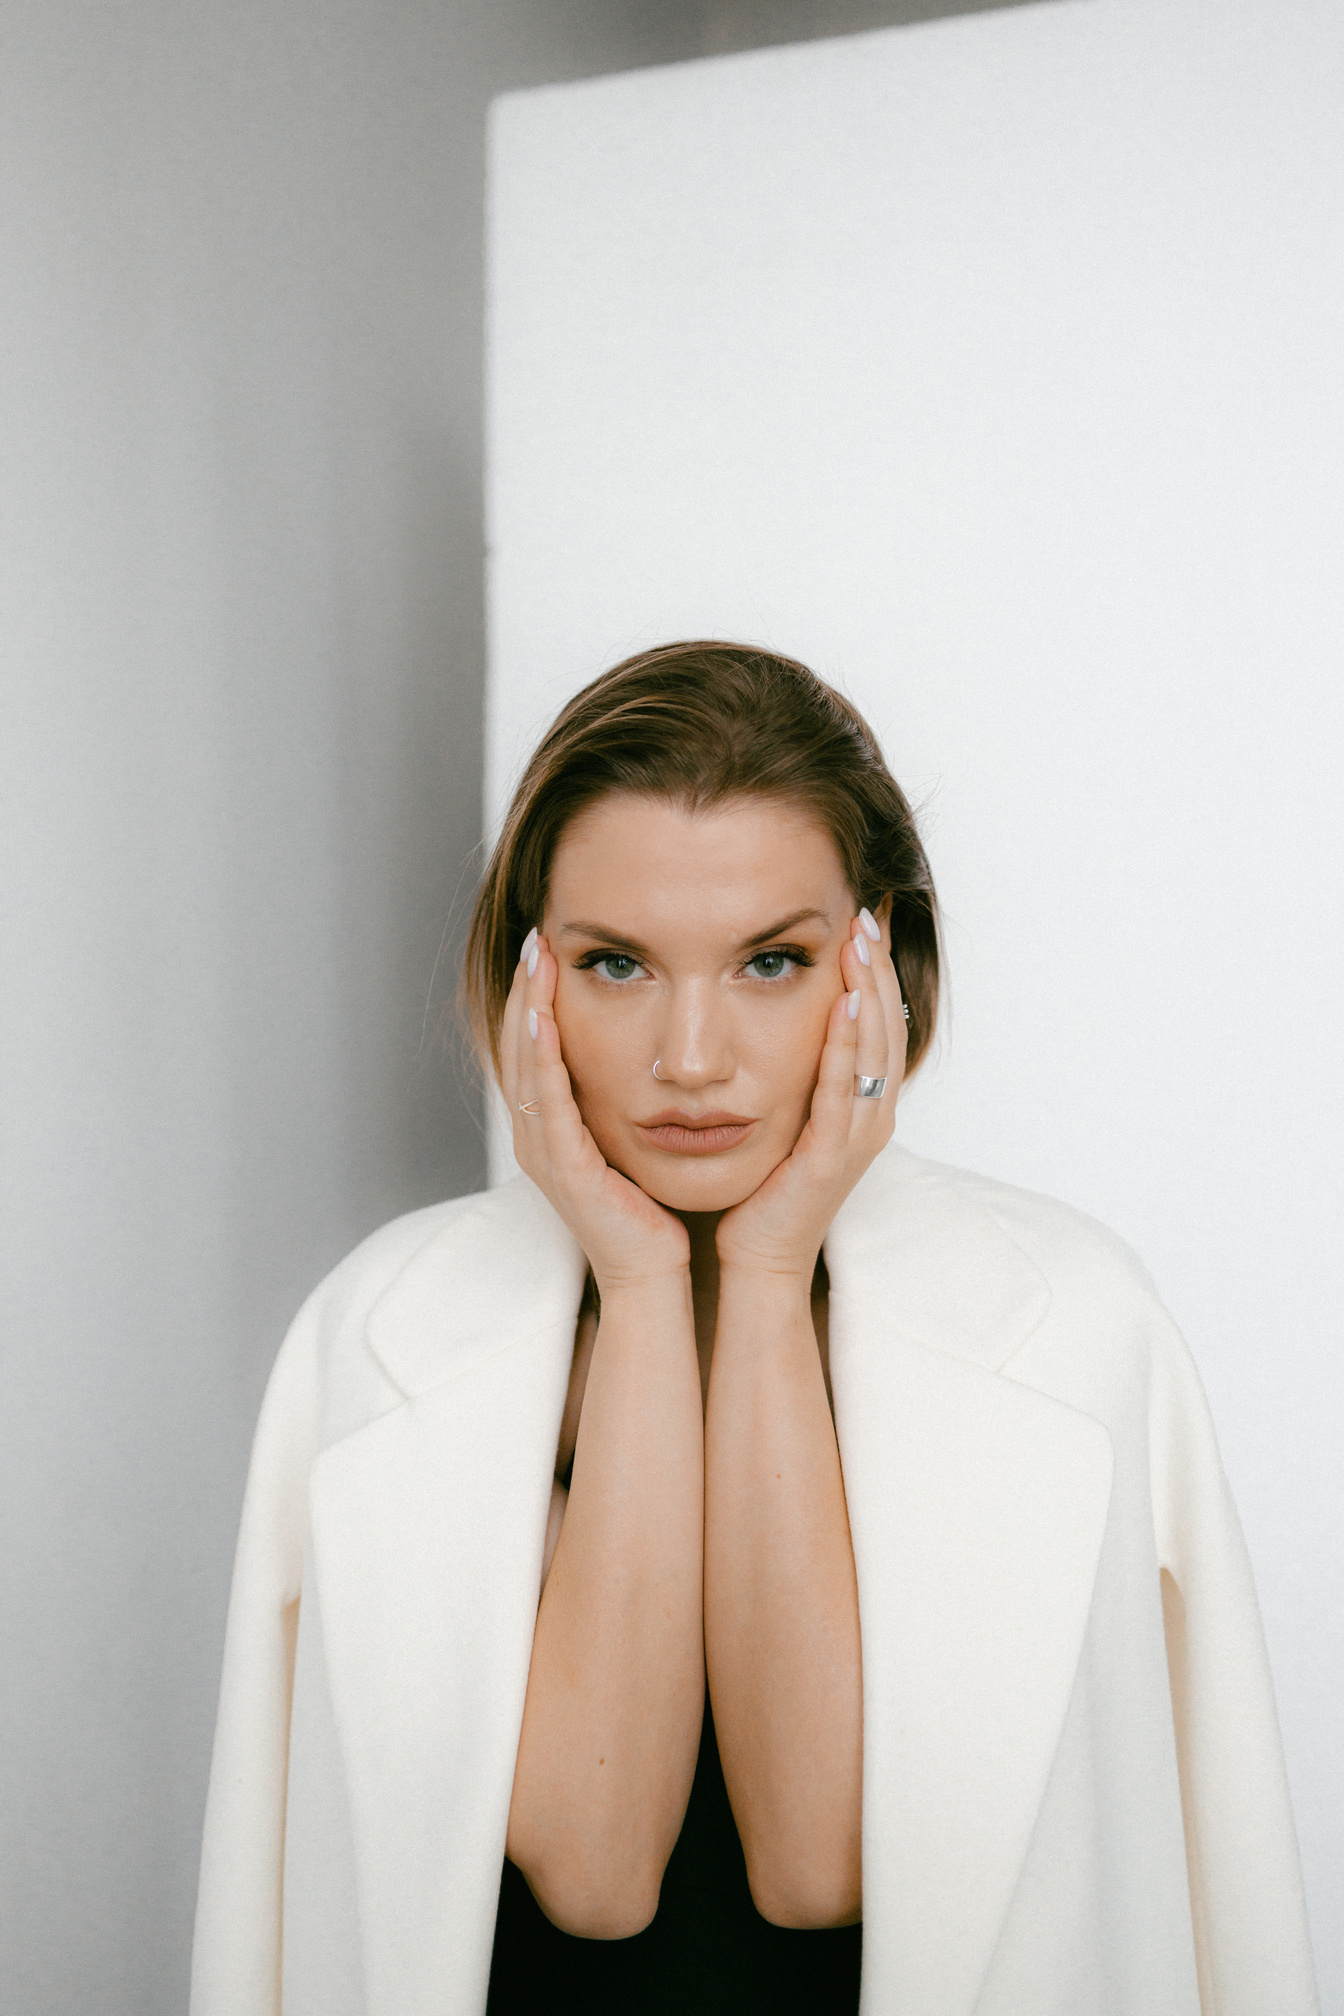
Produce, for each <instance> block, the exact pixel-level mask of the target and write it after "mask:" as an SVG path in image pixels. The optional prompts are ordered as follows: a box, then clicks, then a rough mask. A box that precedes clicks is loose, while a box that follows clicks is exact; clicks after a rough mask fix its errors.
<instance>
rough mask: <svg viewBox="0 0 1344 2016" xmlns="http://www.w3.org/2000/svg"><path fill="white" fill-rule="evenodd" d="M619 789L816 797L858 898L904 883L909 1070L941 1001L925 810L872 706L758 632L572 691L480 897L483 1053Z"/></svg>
mask: <svg viewBox="0 0 1344 2016" xmlns="http://www.w3.org/2000/svg"><path fill="white" fill-rule="evenodd" d="M611 791H632V792H636V793H638V794H639V795H641V796H643V797H653V798H664V799H670V800H672V801H673V802H674V803H676V804H681V805H686V806H687V807H689V808H690V809H691V810H692V811H698V810H699V809H700V808H701V807H704V806H710V805H718V804H721V803H722V802H723V801H724V800H725V799H731V798H746V797H768V798H779V799H784V800H787V801H789V802H790V803H792V804H801V805H805V806H807V807H808V808H810V809H811V810H812V811H813V812H814V813H815V814H816V816H817V818H818V819H819V820H820V821H821V823H822V824H823V825H824V826H825V827H826V829H827V831H828V832H829V833H830V835H831V837H832V839H833V840H834V842H835V845H836V849H837V851H838V853H839V855H840V860H841V862H842V864H843V866H844V870H845V878H846V880H847V881H848V883H849V886H850V889H851V890H852V892H853V894H854V896H855V898H856V900H857V901H858V902H859V903H860V904H867V906H868V907H869V909H870V910H875V909H876V908H877V906H878V904H879V903H881V901H882V900H883V898H884V897H886V896H890V898H891V949H892V956H893V958H894V960H895V962H896V971H897V973H898V974H899V976H900V982H901V992H902V994H903V996H904V998H905V1001H906V1004H907V1006H908V1007H909V1010H910V1031H909V1048H908V1051H907V1053H906V1055H907V1063H906V1071H907V1075H908V1074H909V1073H910V1072H911V1071H913V1070H914V1069H915V1067H916V1065H917V1064H918V1063H919V1061H920V1059H921V1058H922V1057H923V1056H924V1054H925V1052H926V1051H927V1049H928V1047H929V1044H930V1042H931V1041H932V1038H933V1029H934V1023H935V1021H936V1020H937V1015H938V944H939V920H938V899H937V897H936V896H935V894H934V889H933V877H932V875H931V874H930V872H929V864H928V861H927V859H926V857H925V854H924V849H923V846H922V845H921V843H920V839H919V834H918V832H917V831H916V829H915V819H914V814H913V813H912V811H911V810H910V806H909V804H908V803H907V801H906V798H905V795H904V793H903V792H902V790H901V788H900V786H899V785H898V784H897V782H896V780H895V778H894V777H893V776H892V774H891V772H890V771H889V770H888V768H887V766H886V762H885V760H884V759H883V755H882V751H881V749H880V748H879V747H878V743H877V738H876V736H875V735H874V734H873V731H872V729H871V728H870V727H869V726H868V724H867V722H866V721H865V720H864V719H863V716H862V715H861V714H860V713H859V712H858V710H857V709H856V708H854V707H852V706H851V705H850V703H849V701H848V700H846V699H845V698H844V696H843V695H842V694H840V693H837V692H836V691H835V689H834V688H833V687H831V686H828V685H826V683H825V682H824V680H821V679H819V678H818V677H817V675H816V673H815V672H809V671H808V669H807V667H806V665H800V664H798V662H797V661H796V660H795V659H793V658H781V657H779V656H778V655H777V654H776V653H775V652H773V651H760V650H756V649H753V648H752V647H751V646H750V645H745V644H715V643H691V644H663V645H659V646H658V647H657V649H655V650H652V651H642V652H640V653H639V655H638V656H637V657H634V658H627V659H625V661H624V662H623V663H622V664H620V665H616V666H613V668H612V670H611V671H610V672H604V673H603V674H602V676H601V677H600V678H598V679H594V680H593V682H592V684H591V685H589V686H585V687H584V689H583V691H582V692H581V693H576V694H575V696H574V698H573V699H572V700H571V701H570V702H569V704H568V706H566V707H564V708H563V709H562V710H561V712H560V714H559V715H558V716H557V718H556V720H555V722H554V723H553V725H552V726H551V728H550V729H549V731H548V732H547V734H546V735H545V736H544V737H543V739H542V741H541V743H540V745H539V747H538V748H537V750H536V752H535V754H534V755H533V757H532V760H531V762H530V763H529V764H528V766H527V768H526V770H525V771H524V772H523V776H522V781H521V782H520V784H519V786H518V788H517V790H516V791H515V792H514V794H513V803H512V804H511V805H510V807H509V811H508V816H507V818H506V819H505V821H504V828H503V831H502V832H501V834H500V836H499V839H498V841H497V843H496V845H495V849H494V852H493V854H492V855H491V857H490V862H489V865H488V867H487V868H486V871H485V876H484V878H483V880H482V882H481V886H480V888H479V890H478V891H477V895H476V902H475V906H474V908H473V910H472V917H471V926H470V930H469V932H468V935H467V947H466V959H465V963H464V968H463V975H462V988H463V996H464V1000H465V1005H466V1008H467V1011H468V1014H469V1016H470V1020H471V1027H472V1032H473V1035H474V1037H475V1040H476V1046H477V1049H478V1051H479V1052H480V1055H481V1058H482V1062H484V1061H485V1060H486V1059H487V1058H488V1059H489V1061H490V1063H491V1064H492V1066H493V1067H494V1071H495V1074H496V1076H498V1073H499V1031H500V1024H501V1023H502V1021H503V1019H504V1004H505V1002H506V1001H507V999H508V994H509V988H510V986H511V985H512V982H513V975H514V969H515V968H516V966H517V963H518V954H519V950H520V948H521V946H522V942H523V939H524V937H525V935H526V933H527V931H528V929H529V928H530V926H531V925H533V924H540V922H541V918H542V913H543V911H544V910H545V907H546V894H547V884H548V880H549V876H550V869H551V862H552V860H553V859H554V856H555V850H556V846H557V845H558V843H559V840H560V836H561V834H562V833H563V831H564V829H565V827H566V826H567V825H568V824H569V822H570V820H571V819H573V818H574V817H575V816H576V814H578V813H579V812H582V811H583V810H584V809H585V807H587V806H589V805H591V804H593V803H594V802H595V801H596V800H597V799H599V798H603V797H605V796H606V795H607V794H608V793H609V792H611Z"/></svg>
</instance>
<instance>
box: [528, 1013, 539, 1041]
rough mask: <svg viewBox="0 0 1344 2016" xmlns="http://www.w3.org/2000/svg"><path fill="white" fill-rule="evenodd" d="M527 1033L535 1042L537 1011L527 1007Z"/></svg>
mask: <svg viewBox="0 0 1344 2016" xmlns="http://www.w3.org/2000/svg"><path fill="white" fill-rule="evenodd" d="M527 1033H528V1035H529V1036H530V1037H531V1038H532V1041H533V1042H534V1043H535V1042H536V1040H537V1011H536V1009H535V1008H529V1009H528V1011H527Z"/></svg>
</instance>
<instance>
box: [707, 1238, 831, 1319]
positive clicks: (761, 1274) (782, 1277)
mask: <svg viewBox="0 0 1344 2016" xmlns="http://www.w3.org/2000/svg"><path fill="white" fill-rule="evenodd" d="M819 1251H820V1248H817V1249H814V1250H813V1251H811V1252H807V1253H785V1254H778V1255H773V1254H759V1253H733V1252H731V1251H729V1252H727V1253H720V1255H719V1300H720V1302H722V1301H723V1299H724V1296H725V1295H729V1296H732V1295H735V1294H738V1293H742V1294H747V1295H750V1296H752V1297H754V1298H755V1299H756V1300H758V1301H759V1300H760V1299H761V1298H766V1299H768V1300H771V1301H775V1300H778V1301H789V1300H792V1299H793V1298H795V1297H797V1296H799V1295H801V1296H802V1298H803V1300H804V1301H805V1302H807V1303H808V1304H809V1305H810V1303H811V1299H812V1280H813V1276H814V1275H815V1273H816V1270H817V1252H819Z"/></svg>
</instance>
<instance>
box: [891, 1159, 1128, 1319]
mask: <svg viewBox="0 0 1344 2016" xmlns="http://www.w3.org/2000/svg"><path fill="white" fill-rule="evenodd" d="M873 1173H874V1175H877V1176H879V1179H880V1184H881V1194H880V1207H881V1208H882V1211H883V1216H884V1217H885V1218H886V1220H887V1223H888V1225H889V1227H890V1230H891V1233H892V1236H893V1237H894V1238H901V1239H909V1238H923V1239H928V1238H930V1237H932V1238H936V1237H938V1235H940V1234H941V1235H942V1236H944V1237H946V1238H947V1239H948V1240H949V1241H953V1242H956V1243H960V1244H965V1243H966V1241H967V1240H968V1239H969V1238H972V1237H973V1236H974V1233H975V1231H976V1229H977V1228H978V1229H980V1230H982V1231H983V1229H984V1227H985V1226H986V1224H989V1225H992V1226H993V1227H994V1229H995V1231H996V1232H997V1233H998V1235H999V1236H1000V1237H1001V1238H1003V1239H1007V1240H1008V1241H1010V1242H1011V1243H1012V1245H1014V1246H1015V1247H1017V1248H1018V1249H1019V1250H1020V1252H1021V1253H1022V1254H1023V1255H1024V1256H1025V1257H1026V1258H1027V1259H1029V1260H1030V1261H1031V1263H1032V1264H1033V1265H1034V1266H1035V1267H1037V1268H1039V1270H1040V1271H1041V1273H1042V1274H1043V1275H1044V1276H1045V1277H1046V1279H1047V1280H1049V1281H1051V1282H1052V1283H1059V1284H1060V1285H1063V1284H1065V1283H1067V1282H1075V1283H1077V1284H1079V1285H1081V1284H1083V1283H1085V1282H1090V1283H1096V1284H1099V1285H1106V1286H1109V1287H1112V1288H1116V1287H1120V1286H1123V1287H1125V1288H1127V1289H1128V1290H1129V1291H1131V1292H1133V1293H1137V1294H1140V1295H1143V1296H1145V1297H1153V1296H1155V1294H1156V1290H1155V1288H1154V1286H1153V1281H1152V1277H1151V1275H1150V1274H1149V1272H1148V1269H1147V1268H1146V1267H1145V1265H1144V1263H1143V1261H1142V1260H1141V1259H1140V1257H1139V1255H1138V1254H1137V1253H1136V1252H1135V1251H1134V1249H1133V1247H1132V1246H1130V1245H1129V1244H1128V1243H1127V1241H1126V1240H1124V1239H1123V1238H1121V1237H1120V1235H1119V1234H1118V1233H1117V1232H1115V1231H1113V1230H1112V1229H1111V1227H1110V1226H1109V1225H1105V1224H1103V1223H1102V1222H1101V1220H1100V1219H1098V1218H1094V1217H1092V1216H1091V1215H1090V1214H1089V1213H1088V1212H1086V1211H1083V1210H1080V1209H1079V1208H1078V1206H1077V1205H1074V1204H1069V1203H1066V1202H1065V1201H1064V1200H1063V1199H1062V1198H1058V1197H1052V1196H1049V1195H1047V1194H1046V1193H1044V1192H1043V1191H1038V1190H1029V1189H1025V1188H1023V1187H1021V1186H1020V1185H1018V1184H1015V1183H1007V1182H1004V1181H1003V1180H1002V1179H1001V1178H999V1177H995V1176H988V1175H985V1174H983V1173H981V1172H980V1171H978V1170H972V1169H962V1168H958V1167H956V1166H954V1165H953V1164H951V1163H947V1162H938V1161H934V1160H932V1159H930V1158H929V1157H927V1156H923V1155H915V1154H912V1153H911V1152H910V1151H909V1150H908V1149H905V1148H896V1147H894V1146H893V1147H892V1148H890V1149H888V1150H887V1151H886V1153H885V1154H884V1155H883V1156H882V1157H881V1160H880V1163H879V1164H877V1165H875V1166H874V1172H873ZM878 1201H879V1200H878V1199H877V1198H876V1197H875V1199H874V1202H878Z"/></svg>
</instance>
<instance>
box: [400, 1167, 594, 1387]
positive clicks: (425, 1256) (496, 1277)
mask: <svg viewBox="0 0 1344 2016" xmlns="http://www.w3.org/2000/svg"><path fill="white" fill-rule="evenodd" d="M587 1268H588V1263H587V1260H586V1259H585V1257H584V1253H583V1249H582V1247H581V1246H580V1245H579V1243H578V1241H577V1240H576V1239H575V1237H574V1235H573V1233H572V1232H571V1231H570V1230H569V1227H568V1226H567V1225H566V1224H565V1222H564V1220H563V1219H562V1218H561V1217H560V1215H559V1213H558V1212H557V1211H555V1210H554V1209H553V1207H552V1206H551V1205H550V1204H549V1203H548V1202H547V1201H546V1199H545V1197H543V1195H542V1193H541V1191H540V1190H538V1188H537V1187H536V1185H535V1183H533V1182H531V1181H530V1180H529V1179H528V1178H527V1177H526V1176H515V1177H514V1178H513V1179H512V1181H510V1182H508V1183H502V1184H501V1185H500V1186H499V1188H498V1189H497V1190H486V1191H483V1192H482V1193H481V1195H480V1196H478V1197H474V1198H473V1199H472V1200H471V1203H470V1205H469V1206H468V1208H467V1209H466V1210H465V1211H463V1212H461V1213H459V1214H458V1215H457V1216H456V1217H454V1218H453V1219H452V1220H451V1222H450V1223H449V1224H448V1225H446V1226H445V1227H444V1229H443V1231H442V1232H440V1233H438V1234H437V1235H436V1237H434V1238H433V1239H431V1240H430V1242H429V1244H428V1245H427V1246H423V1247H421V1249H420V1251H419V1252H418V1253H417V1254H415V1255H414V1256H413V1258H412V1259H411V1260H410V1261H409V1263H408V1264H407V1265H406V1266H405V1267H404V1268H403V1269H402V1271H401V1273H400V1274H398V1275H397V1277H396V1279H395V1280H394V1281H393V1282H392V1283H391V1285H390V1286H389V1287H388V1288H387V1289H385V1290H384V1292H383V1294H382V1295H381V1296H380V1297H379V1299H378V1301H377V1302H376V1303H375V1304H374V1306H373V1309H372V1310H371V1312H370V1314H369V1319H368V1331H367V1335H368V1342H369V1348H370V1350H371V1351H372V1352H373V1355H374V1357H375V1358H376V1359H377V1360H378V1362H379V1364H380V1365H381V1366H382V1368H383V1370H384V1371H385V1372H386V1373H387V1374H388V1376H389V1378H391V1379H392V1381H393V1382H394V1384H395V1385H397V1386H398V1387H399V1388H400V1389H401V1391H402V1392H403V1393H404V1394H405V1395H406V1396H407V1398H408V1399H414V1398H416V1397H417V1396H418V1395H420V1394H423V1393H428V1392H429V1391H430V1390H431V1388H433V1387H435V1386H438V1385H441V1384H442V1382H443V1381H444V1380H445V1379H449V1378H451V1377H452V1376H453V1374H454V1373H455V1372H456V1371H458V1370H460V1369H461V1368H462V1367H463V1366H465V1365H467V1364H469V1363H470V1362H471V1361H472V1360H473V1359H475V1358H476V1357H478V1356H479V1355H480V1354H481V1353H482V1352H488V1353H491V1354H495V1353H497V1352H499V1350H500V1349H501V1348H503V1347H504V1346H506V1345H507V1344H508V1343H509V1342H510V1341H512V1340H513V1339H514V1338H516V1337H526V1336H532V1335H535V1334H536V1333H537V1332H538V1331H546V1330H550V1329H551V1328H552V1327H553V1326H554V1325H555V1324H556V1323H558V1322H561V1321H562V1320H563V1319H564V1318H565V1317H568V1318H570V1319H571V1322H572V1320H573V1319H575V1318H576V1317H577V1315H578V1307H579V1299H580V1297H581V1295H582V1293H583V1283H584V1277H585V1275H586V1273H587ZM572 1334H573V1333H572V1330H571V1338H572Z"/></svg>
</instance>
